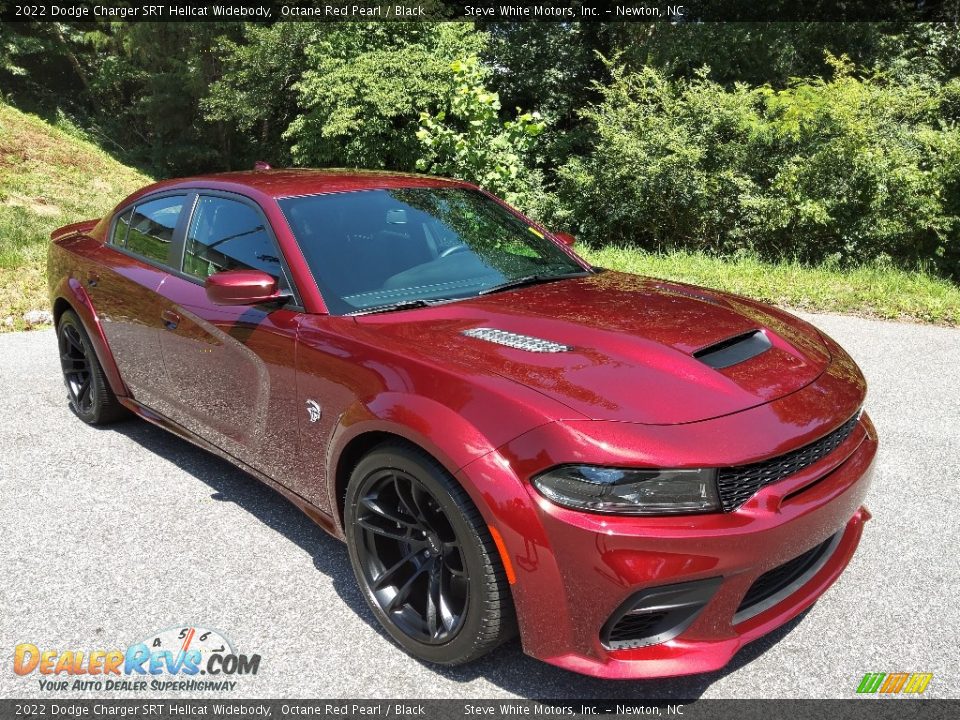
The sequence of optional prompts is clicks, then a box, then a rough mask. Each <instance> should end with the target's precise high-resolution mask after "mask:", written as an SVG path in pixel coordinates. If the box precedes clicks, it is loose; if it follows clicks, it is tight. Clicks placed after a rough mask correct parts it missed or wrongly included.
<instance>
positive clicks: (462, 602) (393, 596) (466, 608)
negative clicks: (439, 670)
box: [345, 443, 516, 665]
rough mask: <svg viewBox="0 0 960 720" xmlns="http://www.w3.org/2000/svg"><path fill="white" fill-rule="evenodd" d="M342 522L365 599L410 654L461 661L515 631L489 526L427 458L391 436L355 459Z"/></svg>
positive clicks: (452, 662) (442, 471)
mask: <svg viewBox="0 0 960 720" xmlns="http://www.w3.org/2000/svg"><path fill="white" fill-rule="evenodd" d="M345 527H346V533H347V544H348V547H349V550H350V560H351V563H352V565H353V569H354V573H355V574H356V576H357V580H358V581H359V583H360V586H361V589H362V590H363V593H364V597H365V598H366V600H367V603H368V604H369V605H370V607H371V609H372V610H373V612H374V614H375V615H376V616H377V619H378V620H379V621H380V623H381V624H382V625H383V626H384V628H385V629H386V630H387V631H388V632H389V633H390V635H391V636H392V637H393V638H394V639H395V640H396V641H397V642H399V643H400V645H402V646H403V647H404V648H405V649H406V650H407V651H408V652H410V653H411V654H412V655H414V656H415V657H418V658H420V659H422V660H428V661H430V662H437V663H442V664H447V665H454V664H460V663H463V662H467V661H469V660H473V659H475V658H477V657H479V656H480V655H483V654H485V653H486V652H488V651H489V650H491V649H493V648H494V647H496V646H497V645H499V644H500V643H502V642H503V641H504V640H506V639H509V638H510V637H512V635H513V634H514V633H515V623H516V621H515V619H514V613H513V605H512V599H511V597H510V590H509V587H508V585H507V582H506V578H505V573H504V571H503V567H502V563H501V561H500V557H499V555H498V553H497V550H496V546H495V545H494V543H493V540H492V538H491V537H490V533H489V531H488V530H487V527H486V525H485V524H484V522H483V520H482V518H481V516H480V513H479V512H478V511H477V509H476V507H475V506H474V505H473V503H472V502H471V501H470V498H469V496H468V495H467V494H466V492H465V491H464V490H463V488H462V487H460V486H459V485H458V484H457V483H456V481H455V480H454V479H453V478H452V477H450V475H449V474H447V473H446V471H445V470H444V469H443V468H442V467H440V466H439V465H438V464H437V463H436V462H435V461H434V460H433V459H432V458H429V457H428V456H426V455H425V454H423V453H421V452H420V451H418V450H416V449H415V448H412V447H409V446H405V445H399V444H392V443H391V444H387V445H382V446H380V447H378V448H376V449H375V450H374V451H373V452H371V453H370V454H369V455H367V456H366V457H364V458H363V459H362V460H361V461H360V463H358V465H357V467H356V468H355V469H354V472H353V473H352V475H351V479H350V484H349V486H348V488H347V498H346V508H345Z"/></svg>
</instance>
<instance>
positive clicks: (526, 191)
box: [417, 56, 545, 210]
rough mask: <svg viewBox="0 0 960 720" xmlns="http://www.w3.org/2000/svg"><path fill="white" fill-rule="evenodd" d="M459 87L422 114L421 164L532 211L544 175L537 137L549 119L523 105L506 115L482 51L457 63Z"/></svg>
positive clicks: (454, 68) (421, 167) (419, 134)
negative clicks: (536, 166) (490, 85)
mask: <svg viewBox="0 0 960 720" xmlns="http://www.w3.org/2000/svg"><path fill="white" fill-rule="evenodd" d="M450 67H451V70H452V71H453V73H454V86H453V88H452V91H451V93H450V94H449V95H448V97H447V98H446V100H445V101H444V102H442V103H441V104H440V109H439V110H435V111H430V110H425V111H423V112H421V114H420V128H419V130H417V139H418V140H419V141H420V143H421V146H422V156H421V157H420V159H419V160H417V169H419V170H426V171H428V172H432V173H437V174H440V175H449V176H453V177H457V178H461V179H464V180H469V181H472V182H475V183H476V184H478V185H480V186H481V187H483V188H485V189H487V190H490V191H491V192H493V193H495V194H497V195H500V196H502V197H504V198H505V199H506V200H507V202H509V203H512V204H516V205H521V206H524V207H525V208H526V209H528V210H532V209H534V207H535V206H536V204H537V199H536V196H537V194H538V193H537V190H539V187H540V185H541V183H540V177H539V174H537V173H535V172H534V171H533V170H532V169H531V160H530V157H529V156H530V153H531V151H532V149H533V141H534V138H536V137H537V136H538V135H539V134H540V133H542V132H543V130H544V127H545V124H544V123H543V122H542V120H541V118H540V115H539V114H538V113H536V112H533V113H530V112H526V113H525V112H521V111H520V110H519V108H518V109H517V114H516V117H515V118H514V119H513V120H506V121H501V120H500V96H499V95H498V94H497V93H495V92H491V91H490V90H488V89H487V87H486V85H485V83H486V82H487V80H488V79H489V77H490V71H489V69H488V68H486V67H484V66H483V65H481V63H480V61H479V59H478V58H477V57H476V56H471V57H468V58H465V59H463V60H455V61H454V62H453V63H452V64H451V66H450Z"/></svg>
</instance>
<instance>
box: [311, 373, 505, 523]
mask: <svg viewBox="0 0 960 720" xmlns="http://www.w3.org/2000/svg"><path fill="white" fill-rule="evenodd" d="M368 433H389V434H391V435H396V436H398V437H401V438H403V439H404V440H407V441H408V442H410V443H413V444H414V445H416V446H418V447H420V448H421V449H423V450H424V451H425V452H427V453H429V454H430V455H431V456H432V457H433V458H434V459H436V460H437V462H439V463H440V464H441V465H443V467H444V468H445V469H446V470H447V472H449V473H450V474H451V475H453V476H455V477H460V476H458V475H457V473H458V471H459V470H460V469H461V468H462V467H464V466H465V465H468V464H469V463H471V462H473V461H475V460H477V459H478V458H481V457H483V456H484V455H487V454H489V453H490V452H492V451H493V450H494V449H495V447H494V446H493V444H492V443H491V442H490V440H489V439H488V438H487V437H486V436H485V435H484V434H483V433H482V432H481V431H480V430H479V429H477V428H476V427H475V426H474V425H472V424H471V423H470V422H469V421H468V420H467V419H466V418H464V417H463V416H462V415H460V414H458V413H457V412H455V411H453V410H451V409H450V408H449V407H447V406H445V405H443V404H441V403H439V402H437V401H435V400H431V399H429V398H426V397H423V396H421V395H411V394H407V393H401V392H383V393H380V394H379V395H376V396H375V397H373V398H370V399H369V400H367V401H365V402H357V403H355V404H354V405H353V406H351V407H350V408H348V409H347V411H346V412H344V413H343V415H342V416H341V417H340V420H339V422H338V424H337V427H336V428H335V430H334V432H333V434H332V437H331V441H330V444H329V445H328V449H327V457H326V466H327V467H326V470H327V475H326V476H327V478H329V479H330V481H329V482H328V483H327V486H328V488H329V492H330V498H329V500H330V507H331V508H336V507H338V500H339V498H337V496H336V495H337V487H336V485H337V483H336V482H335V479H336V477H337V467H338V464H339V461H340V458H341V456H342V455H343V452H344V449H345V448H346V447H347V446H348V445H349V444H350V443H351V442H352V441H353V440H355V439H356V438H358V437H360V436H361V435H365V434H368ZM463 484H464V489H465V490H466V491H467V493H468V494H469V495H470V496H471V499H472V500H473V501H474V504H476V505H477V507H478V508H480V510H481V512H482V513H483V514H484V516H485V517H486V515H487V513H486V512H485V510H484V508H483V502H484V500H483V498H484V491H483V489H482V488H478V487H475V486H474V485H473V483H463ZM337 515H338V516H339V513H337ZM337 523H338V525H339V526H340V530H341V531H342V530H343V528H342V521H341V520H340V518H339V517H337Z"/></svg>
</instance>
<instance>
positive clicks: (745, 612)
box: [733, 532, 843, 623]
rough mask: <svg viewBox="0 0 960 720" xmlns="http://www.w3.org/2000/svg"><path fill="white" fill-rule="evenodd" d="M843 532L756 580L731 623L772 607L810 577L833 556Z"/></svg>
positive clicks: (741, 620) (746, 618)
mask: <svg viewBox="0 0 960 720" xmlns="http://www.w3.org/2000/svg"><path fill="white" fill-rule="evenodd" d="M842 534H843V533H842V532H838V533H837V534H836V535H833V536H832V537H829V538H827V539H826V540H824V541H823V542H822V543H820V544H819V545H817V546H816V547H813V548H811V549H809V550H807V551H806V552H805V553H803V554H802V555H798V556H797V557H795V558H794V559H793V560H790V561H789V562H785V563H784V564H783V565H780V566H778V567H775V568H774V569H773V570H768V571H767V572H765V573H764V574H763V575H761V576H760V577H758V578H757V579H756V580H755V581H754V583H753V585H751V586H750V589H749V590H747V594H746V595H744V597H743V600H742V601H741V603H740V607H738V608H737V613H736V615H734V616H733V622H734V623H738V622H743V621H744V620H749V619H750V618H752V617H754V616H755V615H759V614H760V613H762V612H763V611H764V610H766V609H768V608H771V607H773V606H774V605H776V604H777V603H778V602H780V601H781V600H783V599H785V598H786V597H788V596H789V595H791V594H793V593H794V592H795V591H797V590H799V589H800V588H801V587H802V586H803V585H805V584H806V582H807V581H808V580H810V578H812V577H813V576H814V575H815V574H816V573H817V571H818V570H820V568H822V567H823V565H824V563H826V562H827V560H828V559H829V558H830V556H831V555H832V554H833V551H834V549H835V548H836V546H837V544H838V543H839V542H840V536H841V535H842Z"/></svg>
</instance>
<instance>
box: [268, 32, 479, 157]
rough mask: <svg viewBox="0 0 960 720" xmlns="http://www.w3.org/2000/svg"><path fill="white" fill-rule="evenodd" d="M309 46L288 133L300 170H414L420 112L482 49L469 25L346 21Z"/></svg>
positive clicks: (437, 99) (434, 101)
mask: <svg viewBox="0 0 960 720" xmlns="http://www.w3.org/2000/svg"><path fill="white" fill-rule="evenodd" d="M333 27H334V29H333V30H331V31H329V32H326V33H324V34H323V35H322V36H320V37H319V38H317V40H316V41H315V42H313V43H311V44H310V45H309V47H308V48H307V52H306V67H307V69H306V70H305V71H304V72H303V75H302V79H301V80H300V81H299V82H297V83H296V84H295V86H294V90H295V91H296V92H297V94H298V103H299V106H300V108H301V113H300V114H299V115H298V116H297V117H296V118H295V119H294V120H293V122H292V123H291V124H290V126H289V128H287V129H286V131H285V132H284V137H285V138H287V139H288V140H289V141H291V142H292V143H293V144H292V146H291V153H292V155H293V158H294V160H295V161H296V162H297V163H298V164H301V165H325V166H329V165H343V166H352V167H366V168H391V169H398V170H404V169H412V168H413V167H414V165H415V163H416V161H417V158H418V157H419V150H420V143H419V141H418V140H417V137H416V131H417V128H418V123H419V117H420V111H421V110H422V109H423V108H426V107H431V106H433V105H435V104H437V103H438V102H440V101H441V99H443V98H444V97H445V96H446V94H447V93H448V92H449V89H450V87H452V85H453V83H454V72H453V70H452V68H451V63H452V62H453V61H454V60H455V59H456V58H457V57H461V56H463V55H464V54H476V53H478V52H479V51H480V50H482V48H483V45H484V43H485V41H486V36H485V35H484V34H482V33H478V32H475V31H473V29H472V28H471V27H470V26H469V25H466V24H464V23H371V24H363V23H342V24H337V25H335V26H333Z"/></svg>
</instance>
